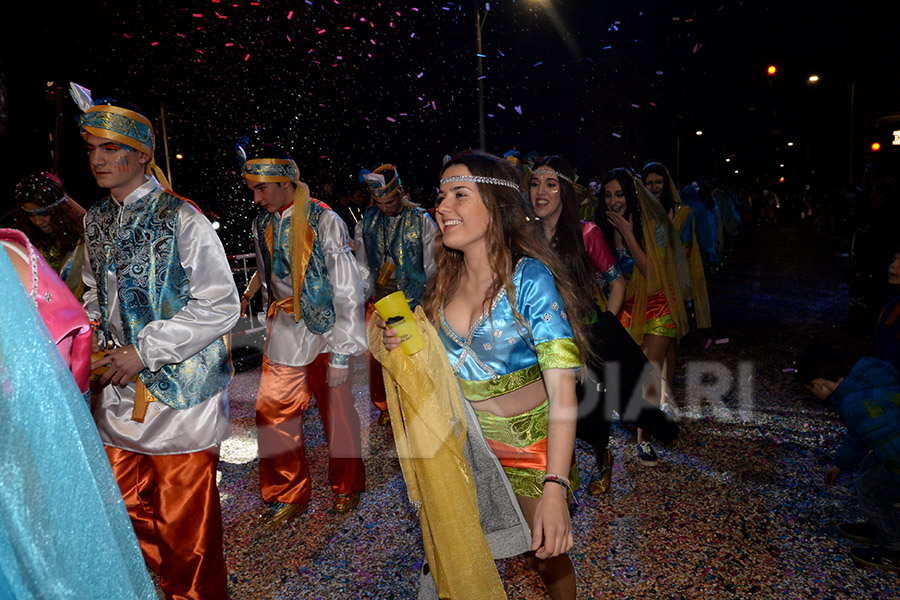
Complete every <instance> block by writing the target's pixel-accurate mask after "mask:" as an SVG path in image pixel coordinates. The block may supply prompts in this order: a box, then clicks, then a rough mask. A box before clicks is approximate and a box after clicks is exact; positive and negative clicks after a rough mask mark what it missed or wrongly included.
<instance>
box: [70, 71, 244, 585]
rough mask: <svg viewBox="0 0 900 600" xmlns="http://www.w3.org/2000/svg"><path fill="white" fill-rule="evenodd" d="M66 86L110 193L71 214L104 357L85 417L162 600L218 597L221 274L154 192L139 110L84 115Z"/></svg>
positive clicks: (223, 353) (227, 365) (145, 123)
mask: <svg viewBox="0 0 900 600" xmlns="http://www.w3.org/2000/svg"><path fill="white" fill-rule="evenodd" d="M78 89H79V90H80V92H81V94H80V101H79V106H81V108H82V110H84V111H85V113H84V115H82V117H81V120H80V126H81V135H82V137H83V138H84V140H85V142H86V143H87V150H88V160H89V163H90V168H91V172H92V173H93V175H94V178H95V179H96V181H97V184H98V185H99V186H100V187H102V188H106V189H108V190H109V193H110V195H109V197H107V198H105V199H103V200H101V201H100V202H98V203H96V204H95V205H94V206H92V207H91V208H90V210H88V212H87V214H86V215H85V218H84V224H85V241H86V255H87V256H86V259H85V262H84V269H83V271H82V278H83V280H84V284H85V287H86V291H85V294H84V298H83V302H84V307H85V310H86V311H87V314H88V316H89V318H90V319H91V322H92V325H93V326H94V327H95V335H96V338H95V341H96V342H97V348H96V350H100V349H102V350H104V351H105V353H104V355H103V357H102V358H99V359H96V360H95V361H94V362H93V365H92V366H93V368H94V369H101V368H102V369H105V372H104V373H103V374H102V376H101V378H100V381H99V383H100V385H101V386H103V387H102V390H101V392H100V393H99V397H98V398H97V399H96V400H95V403H94V404H95V405H94V409H93V414H94V421H95V422H96V425H97V430H98V432H99V433H100V438H101V439H102V440H103V444H104V446H105V449H106V454H107V456H108V457H109V461H110V464H111V465H112V470H113V473H114V474H115V476H116V480H117V481H118V483H119V487H120V488H121V491H122V495H123V498H124V500H125V506H126V507H127V508H128V513H129V516H130V517H131V522H132V525H133V526H134V529H135V533H136V534H137V538H138V541H139V542H140V546H141V550H142V552H143V554H144V559H145V561H146V562H147V565H148V566H149V567H150V568H151V569H152V570H154V571H155V572H157V573H158V574H159V576H160V585H161V587H162V589H163V591H164V592H165V594H166V597H167V598H191V599H208V600H213V599H215V600H224V599H226V598H227V597H228V578H227V571H226V567H225V560H224V556H223V552H222V516H221V507H220V501H219V490H218V488H217V487H216V468H217V466H218V462H219V444H221V442H222V441H223V440H225V439H226V438H227V437H228V436H229V435H230V433H231V425H230V423H229V421H228V405H227V398H226V388H227V387H228V383H229V382H230V381H231V377H232V369H231V361H230V358H229V353H228V348H227V346H226V343H225V340H224V336H225V335H226V334H227V333H228V332H230V331H231V328H232V327H234V325H235V323H236V322H237V319H238V310H239V307H240V304H239V301H238V294H237V289H236V287H235V285H234V279H233V277H232V275H231V268H230V266H229V264H228V259H227V258H226V256H225V250H224V248H223V247H222V243H221V242H220V241H219V236H218V235H217V234H216V231H215V230H214V229H213V227H212V225H211V224H210V222H209V220H207V218H206V217H204V216H203V215H202V214H201V213H200V212H199V211H198V210H197V208H196V207H195V206H194V205H192V204H191V203H190V202H189V201H186V200H185V199H184V198H181V197H179V196H176V195H174V194H173V193H172V192H171V191H169V190H168V189H166V187H165V186H167V185H168V184H167V183H166V182H165V178H164V177H163V175H162V172H161V171H159V169H158V168H157V167H156V165H155V163H154V161H153V148H154V132H153V127H152V125H151V124H150V121H149V120H148V119H147V118H146V117H145V116H144V114H143V113H142V112H141V111H140V109H138V108H137V107H134V106H132V105H129V104H126V103H123V102H117V101H100V103H97V104H93V105H92V103H91V101H90V99H89V98H87V97H86V96H85V94H86V92H87V90H83V89H82V88H78ZM106 102H109V103H106ZM96 350H95V351H96ZM74 491H76V490H73V492H74ZM72 518H73V519H77V518H78V516H77V515H73V516H72Z"/></svg>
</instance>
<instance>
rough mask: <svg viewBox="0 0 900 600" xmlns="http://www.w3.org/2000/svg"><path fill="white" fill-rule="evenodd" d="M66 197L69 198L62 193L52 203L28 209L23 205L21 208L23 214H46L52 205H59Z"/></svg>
mask: <svg viewBox="0 0 900 600" xmlns="http://www.w3.org/2000/svg"><path fill="white" fill-rule="evenodd" d="M68 199H69V197H68V196H66V195H65V194H64V195H63V197H62V198H60V199H59V200H57V201H56V202H54V203H53V204H48V205H47V206H42V207H40V208H36V209H34V210H28V209H27V208H24V207H23V208H22V210H23V211H25V214H27V215H36V216H41V215H46V214H47V213H48V212H49V211H50V209H51V208H53V207H54V206H59V205H60V204H62V203H63V202H65V201H66V200H68Z"/></svg>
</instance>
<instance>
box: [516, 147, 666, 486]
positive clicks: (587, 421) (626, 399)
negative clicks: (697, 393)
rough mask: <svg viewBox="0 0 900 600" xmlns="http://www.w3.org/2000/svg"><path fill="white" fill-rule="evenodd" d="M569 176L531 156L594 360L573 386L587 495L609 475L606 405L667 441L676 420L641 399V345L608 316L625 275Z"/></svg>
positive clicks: (540, 202) (541, 203)
mask: <svg viewBox="0 0 900 600" xmlns="http://www.w3.org/2000/svg"><path fill="white" fill-rule="evenodd" d="M574 176H575V172H574V169H573V168H572V166H571V165H570V164H569V163H568V162H567V161H566V160H565V159H563V158H561V157H559V156H548V157H544V158H542V159H540V160H538V161H536V162H535V165H534V169H533V170H532V171H531V176H530V178H529V190H530V194H531V203H532V206H533V207H534V211H535V214H536V215H537V216H538V218H540V220H541V223H542V224H543V229H544V234H545V236H546V237H547V241H548V242H550V245H551V246H552V247H553V249H554V250H556V252H557V254H558V255H559V256H560V258H561V259H562V261H563V263H564V264H565V266H566V267H567V269H568V271H569V273H570V274H571V276H572V278H573V279H574V280H575V282H576V284H577V286H578V289H579V290H581V293H579V294H576V299H577V300H579V301H580V302H581V303H582V306H581V309H580V310H581V311H582V312H583V313H585V314H588V315H590V318H589V321H588V325H589V331H590V342H591V350H592V352H593V354H594V355H595V356H594V357H593V358H594V359H596V360H588V361H586V367H587V369H586V371H587V372H586V374H585V377H586V379H589V380H591V381H593V384H591V383H587V382H585V383H584V385H579V388H578V389H579V415H578V428H577V431H576V434H577V435H578V437H579V438H581V439H583V440H584V441H586V442H587V443H589V444H590V445H591V447H592V448H593V449H594V455H595V457H596V459H597V465H598V472H597V473H595V475H594V476H593V477H592V478H591V482H590V484H589V485H588V493H590V494H592V495H598V494H602V493H605V492H606V491H608V490H609V486H610V483H611V478H612V466H613V456H612V452H611V451H610V450H609V448H608V444H609V428H610V421H611V419H612V412H613V411H616V412H618V413H619V415H620V418H621V420H622V421H623V422H629V423H631V424H639V425H641V426H642V427H645V428H649V429H651V430H652V431H653V433H654V434H658V435H659V436H660V437H663V438H665V439H666V440H667V441H670V440H671V439H672V438H674V435H675V432H677V426H675V425H674V424H671V425H669V426H666V425H667V424H666V419H665V418H664V415H660V414H656V415H655V416H654V415H653V413H654V412H655V413H659V409H657V408H656V407H654V406H652V405H650V404H647V403H646V401H644V400H643V399H642V398H641V397H640V383H641V379H642V376H645V375H646V374H647V373H646V372H645V368H646V367H649V364H648V362H647V359H646V358H645V357H644V355H643V353H642V352H641V349H640V347H639V346H638V345H637V344H636V343H635V342H634V340H632V339H631V338H630V337H629V336H628V333H627V332H626V331H625V329H624V328H623V327H622V325H621V323H619V322H618V320H617V319H616V318H615V315H616V314H618V312H619V310H620V309H621V308H622V302H623V300H624V298H625V279H624V277H622V272H621V270H620V269H619V265H618V263H617V262H616V259H615V258H614V257H613V254H612V252H611V251H610V250H609V246H608V245H607V244H606V241H605V239H604V238H603V234H602V233H601V232H600V229H599V228H598V227H597V225H596V224H595V223H593V222H585V221H581V220H580V219H579V217H580V215H579V202H578V198H577V194H576V188H575V183H574ZM601 281H602V282H603V285H604V287H607V288H608V296H609V298H608V300H607V294H606V293H605V292H604V291H602V290H601V289H600V287H601ZM613 365H615V367H616V368H617V369H618V377H617V380H618V381H619V382H620V385H619V389H618V390H617V395H618V397H617V398H611V397H609V396H610V395H611V394H612V392H611V391H610V390H609V389H608V388H609V386H607V385H600V386H598V385H597V384H598V383H602V382H603V379H604V377H603V375H604V372H605V371H606V370H608V369H610V368H612V367H613ZM598 387H599V388H607V394H606V395H601V394H594V393H593V390H595V389H597V388H598ZM592 401H593V402H592ZM673 429H674V432H673V431H672V430H673Z"/></svg>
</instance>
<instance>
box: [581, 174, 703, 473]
mask: <svg viewBox="0 0 900 600" xmlns="http://www.w3.org/2000/svg"><path fill="white" fill-rule="evenodd" d="M602 185H603V189H602V197H603V200H604V202H605V204H606V209H607V210H606V211H605V212H604V213H603V216H602V217H598V220H597V225H599V227H600V230H601V231H602V232H603V235H604V236H605V238H606V240H607V242H608V243H609V245H610V246H611V247H612V248H613V250H614V251H615V253H616V255H617V256H618V260H619V265H620V267H621V268H622V271H623V272H624V273H625V277H626V279H627V280H628V285H627V288H626V292H625V304H624V306H623V307H622V310H621V311H620V312H619V321H620V322H621V323H622V325H624V326H625V328H626V329H628V332H629V333H630V334H631V337H632V338H633V339H634V340H635V341H636V342H637V343H638V344H640V346H641V348H642V349H643V350H644V354H645V355H646V356H647V359H648V360H649V361H650V363H651V364H652V365H653V370H654V373H653V376H652V377H651V378H650V380H649V382H648V383H647V386H646V389H645V392H644V397H645V398H646V399H647V400H648V401H650V402H651V403H653V404H654V405H656V406H659V405H660V402H661V400H662V398H661V394H662V389H663V387H662V385H660V382H661V380H662V378H663V376H664V375H663V374H664V373H665V372H666V370H665V364H664V363H665V359H666V356H667V354H668V352H669V345H670V344H674V343H676V342H677V341H678V340H680V339H681V337H682V336H683V335H684V334H685V333H686V332H687V328H688V323H687V314H686V313H685V309H684V295H683V289H682V282H683V281H686V280H688V277H689V275H688V274H687V273H688V266H687V258H686V257H685V254H684V251H683V250H682V249H681V248H680V245H679V244H678V243H677V237H676V235H675V229H674V227H673V226H672V221H671V220H670V219H669V217H668V215H667V214H666V212H665V210H664V209H663V207H662V205H661V204H660V203H659V201H658V200H656V198H654V197H653V194H651V193H650V191H649V190H648V189H647V188H646V187H644V185H643V184H642V183H641V182H640V180H638V178H637V177H635V176H634V175H633V174H632V173H631V171H629V170H627V169H624V168H619V169H613V170H612V171H610V172H609V173H608V174H607V175H606V177H604V178H603V184H602ZM637 454H638V458H639V460H640V461H641V464H643V465H647V466H655V465H656V464H658V461H659V458H658V456H657V454H656V451H655V449H654V448H653V446H652V445H651V444H650V435H649V433H648V432H646V431H644V430H639V431H638V448H637Z"/></svg>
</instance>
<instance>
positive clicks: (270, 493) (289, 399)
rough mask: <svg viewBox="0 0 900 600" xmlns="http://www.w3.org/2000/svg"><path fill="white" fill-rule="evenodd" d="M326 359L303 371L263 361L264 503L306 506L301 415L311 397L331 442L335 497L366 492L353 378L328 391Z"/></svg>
mask: <svg viewBox="0 0 900 600" xmlns="http://www.w3.org/2000/svg"><path fill="white" fill-rule="evenodd" d="M328 359H329V355H328V354H320V355H319V356H318V357H316V360H314V361H313V362H312V363H310V364H309V365H307V366H305V367H291V366H287V365H280V364H278V363H274V362H272V361H270V360H268V359H267V358H266V357H263V365H262V377H261V378H260V381H259V393H258V394H257V396H256V429H257V442H258V444H259V489H260V492H261V493H262V497H263V500H265V501H266V502H287V503H290V504H306V503H308V502H309V497H310V492H311V481H310V477H309V463H308V462H307V460H306V447H305V443H304V440H303V411H304V410H306V408H308V407H309V403H310V399H311V395H315V397H316V405H317V406H318V407H319V414H320V416H321V417H322V426H323V427H324V428H325V439H326V441H327V442H328V454H329V459H328V479H329V480H330V482H331V489H332V491H333V492H334V493H335V494H349V493H351V492H360V491H362V490H364V489H365V487H366V471H365V466H364V465H363V460H362V441H361V439H360V424H359V413H357V412H356V407H355V406H354V402H353V394H352V393H351V391H350V381H349V379H348V380H347V381H346V382H344V383H343V384H341V385H339V386H337V387H333V388H330V387H328V383H327V373H328Z"/></svg>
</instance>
